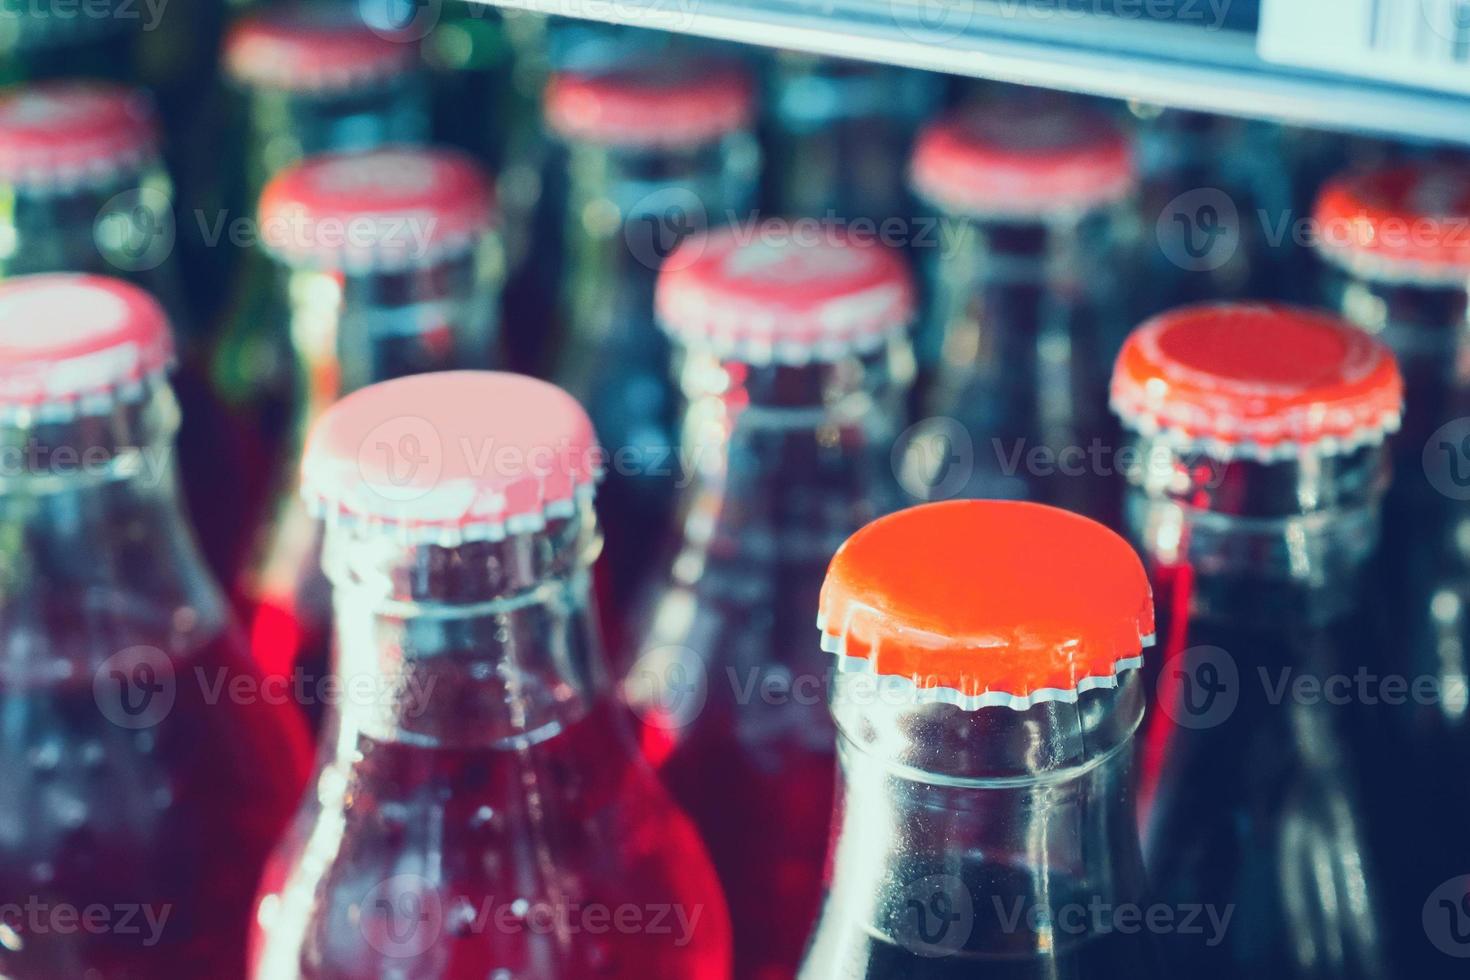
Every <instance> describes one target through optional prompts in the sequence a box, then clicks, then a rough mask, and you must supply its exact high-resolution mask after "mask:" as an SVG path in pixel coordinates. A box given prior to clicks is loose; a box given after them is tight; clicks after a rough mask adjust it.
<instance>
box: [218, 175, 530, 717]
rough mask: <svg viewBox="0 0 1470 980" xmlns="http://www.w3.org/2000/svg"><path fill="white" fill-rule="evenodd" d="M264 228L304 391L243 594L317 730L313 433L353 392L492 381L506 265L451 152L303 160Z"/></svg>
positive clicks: (318, 577) (276, 196)
mask: <svg viewBox="0 0 1470 980" xmlns="http://www.w3.org/2000/svg"><path fill="white" fill-rule="evenodd" d="M259 215H260V223H261V228H262V231H263V233H264V234H265V239H264V241H263V245H264V247H265V248H266V249H267V250H268V251H269V252H270V253H271V255H272V256H273V257H274V258H275V259H276V260H277V261H278V262H279V263H280V266H281V274H282V276H283V278H284V280H285V283H284V285H285V292H286V294H287V295H288V297H289V302H288V319H287V320H286V321H285V322H283V323H281V324H277V325H275V327H276V329H278V330H280V332H281V334H282V342H283V343H284V344H286V345H288V346H289V349H290V351H291V356H292V358H293V361H294V373H295V375H296V379H297V380H296V390H295V392H294V398H293V406H294V412H295V416H294V419H293V422H292V434H291V436H290V437H289V440H288V442H287V445H286V448H285V452H284V454H283V455H284V458H285V460H289V461H292V463H293V465H292V467H291V469H290V470H288V469H287V468H286V467H285V466H283V467H282V468H281V469H280V470H278V471H277V477H276V479H277V486H276V491H275V493H274V495H273V498H272V500H273V502H272V507H271V517H270V520H269V521H268V522H267V523H266V525H265V527H264V528H262V529H261V532H260V538H259V541H258V551H257V553H256V555H255V557H254V560H253V561H252V562H251V563H250V564H249V565H248V566H247V567H246V571H245V577H244V580H243V582H242V583H241V589H240V593H241V597H242V598H243V599H244V600H245V603H246V608H247V609H249V610H250V613H251V620H250V626H251V630H250V638H251V646H252V649H253V650H254V652H255V654H256V657H257V659H258V660H259V662H260V664H261V666H262V667H263V668H264V669H265V670H266V671H267V672H268V673H276V674H288V673H289V674H291V675H292V677H293V680H294V681H296V682H298V683H299V684H300V685H303V686H302V687H301V688H300V693H301V695H302V696H303V700H304V702H305V704H306V705H307V707H308V710H309V711H310V712H311V714H312V716H313V718H314V719H316V718H319V716H320V709H321V699H320V698H318V697H316V694H317V693H319V691H320V686H321V684H322V682H323V681H324V680H325V679H326V678H327V676H328V666H329V665H328V660H329V656H328V654H329V650H330V646H331V630H330V626H331V593H330V587H329V586H328V584H327V581H326V579H325V577H324V576H323V575H322V574H321V554H320V538H321V535H320V529H319V527H318V526H317V524H316V522H315V521H314V520H313V519H312V517H311V516H310V515H309V514H308V513H307V511H306V507H305V505H304V504H303V503H302V502H301V498H300V495H299V494H298V493H297V492H296V487H295V483H296V474H295V472H294V461H296V460H298V459H300V456H301V449H302V446H303V445H304V444H305V440H306V433H307V430H308V429H309V427H310V426H311V425H312V424H313V423H314V422H315V420H316V419H317V418H319V417H320V416H321V413H322V412H323V411H325V410H326V408H327V406H329V405H331V404H332V403H333V402H335V401H336V400H337V399H338V398H339V397H341V395H343V394H345V393H347V392H351V391H355V390H357V389H358V388H362V387H365V386H366V385H369V384H372V383H373V382H376V381H384V380H387V379H389V378H396V377H401V376H403V375H408V374H421V373H426V372H429V371H443V370H449V369H454V368H485V367H490V366H493V365H494V363H495V362H496V361H497V359H498V358H497V353H496V344H495V339H496V337H495V334H496V326H497V324H498V322H499V288H500V282H501V278H502V271H503V270H502V264H503V263H502V256H501V251H500V245H499V241H498V238H497V236H496V235H495V234H494V224H495V212H494V201H493V197H492V193H491V190H490V182H489V178H488V177H487V176H486V175H485V174H484V172H483V171H482V170H481V169H480V168H479V166H478V165H477V164H475V162H474V161H472V160H471V159H470V158H469V157H468V156H466V155H465V154H463V153H461V152H459V151H457V150H447V149H433V148H423V149H414V148H390V149H382V150H371V151H367V152H364V153H330V154H322V155H320V156H313V157H307V158H306V159H305V160H302V161H301V162H299V163H296V164H294V165H292V166H290V167H287V168H286V169H285V170H283V171H281V172H280V173H279V174H277V175H276V177H275V178H274V179H273V180H272V181H271V182H270V183H269V184H268V185H267V186H266V189H265V193H264V194H262V195H261V201H260V209H259ZM344 232H345V234H344ZM466 410H467V411H472V410H473V409H472V408H471V407H469V406H466Z"/></svg>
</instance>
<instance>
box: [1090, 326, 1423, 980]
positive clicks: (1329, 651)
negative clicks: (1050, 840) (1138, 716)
mask: <svg viewBox="0 0 1470 980" xmlns="http://www.w3.org/2000/svg"><path fill="white" fill-rule="evenodd" d="M1402 400H1403V383H1402V381H1401V379H1400V376H1399V373H1398V369H1397V367H1396V366H1395V363H1394V359H1393V355H1392V353H1391V352H1390V351H1389V350H1388V349H1387V348H1386V347H1384V346H1383V345H1382V344H1380V343H1378V342H1377V341H1375V340H1373V339H1372V338H1370V337H1368V336H1367V335H1366V334H1363V333H1361V332H1360V331H1358V330H1356V329H1355V328H1353V327H1352V326H1350V325H1349V324H1347V323H1344V322H1342V321H1340V320H1337V319H1336V318H1334V317H1331V316H1328V315H1326V314H1322V313H1315V312H1310V311H1307V310H1304V309H1300V308H1295V307H1281V306H1268V305H1246V304H1217V305H1201V306H1192V307H1185V308H1182V309H1180V310H1176V311H1171V312H1169V313H1165V314H1162V315H1160V316H1159V317H1157V318H1155V319H1153V320H1150V321H1149V322H1147V323H1145V324H1144V325H1143V326H1141V327H1139V328H1138V330H1136V331H1135V332H1134V333H1133V335H1132V336H1131V337H1130V338H1129V339H1128V341H1127V344H1126V345H1125V347H1124V349H1123V352H1122V354H1121V355H1120V356H1119V359H1118V367H1117V371H1116V372H1115V374H1114V376H1113V383H1112V403H1113V407H1114V409H1115V410H1116V411H1117V412H1118V414H1119V416H1120V417H1121V418H1122V420H1123V422H1124V424H1125V425H1126V426H1127V427H1128V428H1129V429H1131V430H1132V431H1134V432H1135V433H1137V442H1136V443H1135V445H1134V450H1135V452H1134V460H1135V465H1134V466H1133V467H1131V468H1130V471H1129V473H1128V478H1129V483H1130V493H1129V497H1128V518H1129V525H1130V528H1131V531H1132V533H1133V535H1134V537H1135V539H1136V541H1137V542H1138V545H1139V547H1140V550H1141V551H1142V553H1143V555H1144V557H1145V563H1146V564H1147V566H1148V568H1149V572H1150V577H1151V579H1152V582H1153V588H1154V596H1155V600H1156V601H1157V602H1158V608H1159V631H1160V636H1161V637H1162V638H1163V650H1162V656H1161V657H1160V663H1161V669H1160V670H1159V672H1158V675H1157V676H1158V681H1157V683H1158V687H1157V698H1158V710H1157V711H1156V712H1154V713H1153V714H1152V715H1151V720H1150V723H1149V725H1148V728H1147V730H1146V734H1145V739H1144V742H1145V745H1144V752H1143V760H1144V762H1143V775H1142V790H1143V792H1142V801H1143V813H1144V823H1143V827H1144V855H1145V859H1146V861H1147V863H1148V869H1149V874H1150V875H1151V876H1152V878H1153V881H1154V883H1155V885H1156V888H1157V890H1158V897H1159V899H1160V900H1161V901H1163V902H1165V903H1167V904H1168V905H1169V906H1170V907H1171V908H1175V909H1178V908H1185V907H1189V906H1200V907H1203V908H1204V909H1206V910H1210V909H1214V910H1216V913H1217V916H1218V917H1223V916H1224V915H1225V914H1227V911H1228V910H1233V913H1232V918H1231V920H1230V923H1229V925H1228V928H1225V929H1224V930H1223V935H1221V936H1217V937H1214V941H1213V942H1212V941H1211V940H1212V937H1211V935H1210V934H1209V933H1208V932H1200V933H1195V934H1190V933H1186V932H1184V931H1183V930H1179V931H1176V932H1172V933H1170V934H1169V935H1167V936H1166V937H1165V944H1166V945H1165V951H1166V959H1167V960H1168V964H1169V968H1170V975H1171V976H1192V977H1201V978H1221V980H1224V978H1232V980H1233V978H1239V977H1242V976H1250V975H1252V974H1261V975H1267V974H1269V975H1270V976H1273V977H1312V978H1328V977H1335V978H1370V977H1389V976H1403V975H1414V976H1418V975H1420V974H1419V973H1418V972H1417V971H1414V970H1407V972H1403V971H1405V967H1406V963H1408V962H1409V961H1407V960H1403V959H1401V958H1399V957H1394V956H1391V955H1390V953H1389V951H1388V949H1387V948H1386V941H1387V938H1388V937H1387V929H1386V924H1387V920H1386V916H1387V915H1388V914H1389V913H1390V910H1389V908H1388V905H1387V896H1386V893H1385V892H1384V890H1383V886H1384V878H1383V876H1384V875H1385V874H1388V873H1391V872H1392V871H1393V870H1395V869H1394V865H1395V864H1396V861H1397V858H1398V857H1399V856H1400V854H1401V853H1402V849H1400V851H1399V852H1397V853H1384V852H1381V851H1377V850H1375V849H1374V848H1373V847H1372V839H1371V833H1370V832H1371V825H1370V822H1369V811H1368V807H1369V805H1370V804H1371V805H1372V806H1374V807H1396V806H1398V802H1397V800H1395V799H1391V798H1388V797H1385V796H1384V795H1383V792H1384V790H1385V788H1386V784H1385V783H1384V782H1383V781H1382V780H1381V779H1380V778H1378V776H1379V773H1380V772H1381V765H1382V764H1383V763H1384V761H1385V760H1384V759H1383V757H1382V754H1381V753H1380V752H1379V751H1376V750H1375V749H1373V748H1372V746H1374V744H1375V742H1376V741H1377V739H1378V738H1379V732H1380V731H1381V729H1382V728H1383V726H1384V725H1386V724H1387V719H1386V718H1385V717H1383V716H1382V715H1381V714H1379V715H1377V716H1376V717H1374V716H1373V715H1372V713H1371V712H1370V713H1369V714H1367V715H1360V714H1359V711H1358V709H1357V708H1355V707H1353V706H1348V705H1343V704H1341V703H1339V702H1338V701H1336V700H1334V698H1335V697H1337V695H1336V693H1335V692H1337V691H1339V690H1340V683H1341V680H1342V679H1348V678H1352V677H1354V676H1355V675H1356V674H1358V673H1360V672H1362V671H1364V670H1368V671H1377V670H1379V669H1381V666H1382V664H1383V661H1384V659H1385V658H1384V655H1383V645H1382V642H1381V639H1380V638H1382V637H1383V636H1384V633H1383V631H1382V629H1381V626H1382V624H1381V623H1380V622H1378V621H1377V620H1375V618H1374V612H1375V608H1374V604H1373V602H1372V597H1373V593H1372V591H1371V577H1370V575H1369V574H1368V573H1369V569H1370V568H1371V562H1370V561H1369V559H1370V557H1371V555H1372V553H1373V549H1374V546H1375V543H1376V541H1377V537H1378V530H1379V503H1380V499H1381V496H1382V493H1383V490H1384V481H1385V479H1386V477H1387V475H1388V472H1387V467H1386V465H1385V463H1386V456H1385V452H1386V451H1385V448H1384V440H1385V438H1386V437H1387V435H1388V434H1389V433H1390V432H1392V431H1394V430H1395V429H1396V428H1397V427H1398V424H1399V415H1400V406H1401V404H1402ZM1299 680H1305V681H1307V682H1308V683H1311V682H1312V681H1314V680H1315V683H1316V684H1317V685H1319V686H1318V687H1317V688H1316V691H1317V694H1316V696H1304V695H1302V694H1300V693H1299V692H1300V691H1301V690H1302V688H1301V687H1300V685H1299V684H1298V681H1299ZM1324 691H1325V692H1328V694H1327V696H1325V697H1324V696H1322V692H1324ZM1381 710H1382V709H1379V711H1380V712H1381ZM1389 764H1390V765H1391V764H1392V763H1389ZM1422 901H1423V899H1422V898H1421V899H1420V900H1419V904H1416V906H1415V908H1416V910H1417V909H1418V908H1419V907H1420V906H1421V905H1422ZM1391 964H1392V966H1391Z"/></svg>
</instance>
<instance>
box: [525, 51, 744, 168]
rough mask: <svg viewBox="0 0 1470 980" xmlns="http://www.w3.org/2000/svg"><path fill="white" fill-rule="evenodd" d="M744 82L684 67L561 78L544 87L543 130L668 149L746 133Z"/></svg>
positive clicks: (717, 71)
mask: <svg viewBox="0 0 1470 980" xmlns="http://www.w3.org/2000/svg"><path fill="white" fill-rule="evenodd" d="M754 111H755V100H754V93H753V92H752V89H751V85H750V79H749V78H748V77H747V76H746V75H745V74H744V73H743V72H741V71H740V70H738V69H737V68H734V67H731V66H729V65H724V64H715V65H698V64H696V63H694V62H690V61H686V60H683V59H675V60H673V61H672V62H663V63H659V64H657V65H650V66H647V67H639V68H638V69H636V70H634V69H621V70H618V71H613V72H608V73H605V74H577V73H570V72H568V73H561V74H556V75H553V76H552V77H551V80H550V82H548V84H547V86H546V96H545V113H546V121H547V124H548V125H549V126H550V127H551V128H552V129H553V130H555V131H556V132H557V133H559V134H560V135H561V136H563V137H565V138H567V139H573V140H582V141H586V142H589V143H600V144H606V145H608V146H630V147H646V148H666V149H674V148H680V147H690V146H698V145H700V144H703V143H712V142H714V141H716V140H718V139H719V138H720V137H722V136H725V135H726V134H728V133H731V132H734V131H736V130H738V129H741V128H743V127H745V126H747V125H748V124H749V123H750V121H751V118H752V116H753V115H754Z"/></svg>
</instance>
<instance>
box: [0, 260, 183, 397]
mask: <svg viewBox="0 0 1470 980" xmlns="http://www.w3.org/2000/svg"><path fill="white" fill-rule="evenodd" d="M172 358H173V337H172V333H171V330H170V327H169V322H168V317H167V315H165V314H164V312H163V308H162V307H161V306H159V305H158V303H157V301H155V300H154V299H153V297H151V296H149V295H148V294H147V293H145V292H144V291H143V290H141V289H139V288H138V287H137V286H134V285H132V284H131V283H128V282H124V281H123V280H120V279H110V278H108V277H106V276H93V275H82V274H77V273H45V274H42V275H34V276H18V277H16V278H14V279H10V280H8V281H6V282H4V283H0V416H3V417H5V418H7V419H11V418H15V417H17V416H30V415H38V416H41V417H43V418H46V419H57V418H62V419H65V418H71V417H74V416H77V415H106V414H107V413H108V412H110V411H112V410H113V408H115V407H116V406H117V405H118V404H119V403H120V402H128V401H136V400H138V399H139V398H141V397H142V395H143V393H144V391H145V390H146V388H147V386H148V384H150V383H151V382H154V381H157V380H159V379H161V378H162V377H163V375H164V373H165V372H166V371H167V370H168V367H169V365H170V363H171V361H172Z"/></svg>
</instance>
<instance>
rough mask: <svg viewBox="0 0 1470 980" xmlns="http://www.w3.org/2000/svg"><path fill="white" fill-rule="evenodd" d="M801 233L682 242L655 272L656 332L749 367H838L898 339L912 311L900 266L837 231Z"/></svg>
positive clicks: (766, 230) (744, 232)
mask: <svg viewBox="0 0 1470 980" xmlns="http://www.w3.org/2000/svg"><path fill="white" fill-rule="evenodd" d="M803 227H804V226H803V224H802V223H800V222H796V223H790V222H781V223H774V222H768V223H765V224H761V225H745V226H739V227H731V228H721V229H718V230H716V231H712V232H708V233H704V234H700V235H696V236H693V237H691V238H689V239H687V240H686V241H684V242H683V243H682V244H681V245H680V246H679V247H678V248H677V249H675V250H674V253H673V254H672V255H670V256H669V259H668V261H667V262H666V263H665V264H664V266H663V269H662V270H661V271H660V272H659V277H658V286H657V292H656V293H655V305H656V307H657V311H658V316H659V321H660V322H661V323H662V324H663V326H664V329H665V330H667V331H668V332H669V333H670V334H671V335H673V336H674V337H675V338H677V339H678V340H679V341H680V342H682V343H684V344H686V345H688V346H698V347H702V348H705V349H710V350H713V351H714V352H715V353H716V354H718V355H719V356H721V357H728V358H731V359H733V360H738V361H744V362H746V363H751V364H767V363H780V364H805V363H808V362H810V361H831V360H837V359H839V358H841V357H844V356H846V355H848V354H851V353H853V352H862V351H866V350H872V349H873V348H875V347H877V346H878V345H880V344H881V343H883V341H884V340H885V339H886V338H888V337H890V336H892V335H894V334H896V333H902V332H903V331H904V330H905V328H907V326H908V324H909V322H910V321H911V320H912V319H913V316H914V303H915V299H914V284H913V280H912V278H911V277H910V275H909V270H908V267H907V265H906V264H905V263H904V260H903V258H902V257H901V256H900V255H899V254H898V253H897V252H895V251H894V250H893V249H890V248H887V247H885V246H883V245H880V244H878V243H876V242H861V241H854V240H853V239H852V238H851V236H849V235H846V234H844V233H843V232H842V231H841V230H840V229H837V228H829V227H827V226H822V225H817V224H815V223H814V224H813V227H811V228H809V229H806V230H805V231H803ZM807 232H809V233H810V238H808V237H807V234H806V233H807Z"/></svg>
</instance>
